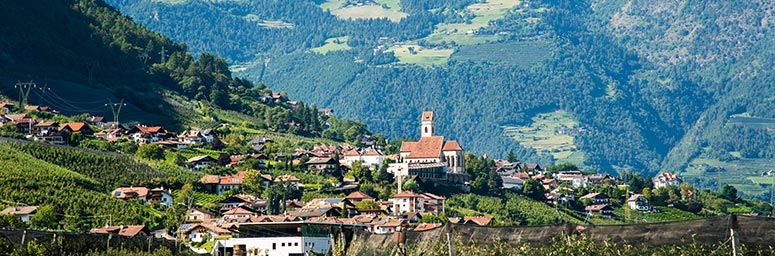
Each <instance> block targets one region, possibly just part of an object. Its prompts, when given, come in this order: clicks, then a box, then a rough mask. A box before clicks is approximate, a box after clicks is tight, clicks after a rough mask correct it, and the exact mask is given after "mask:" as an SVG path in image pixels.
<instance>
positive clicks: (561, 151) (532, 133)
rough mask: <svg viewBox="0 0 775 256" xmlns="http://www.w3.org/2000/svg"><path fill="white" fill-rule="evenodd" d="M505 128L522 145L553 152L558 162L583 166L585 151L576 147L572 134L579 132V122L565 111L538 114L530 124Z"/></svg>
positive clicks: (540, 150)
mask: <svg viewBox="0 0 775 256" xmlns="http://www.w3.org/2000/svg"><path fill="white" fill-rule="evenodd" d="M503 130H504V132H505V134H506V136H508V137H511V138H514V139H515V140H517V141H519V143H520V144H521V145H522V146H525V147H529V148H533V149H535V150H537V151H539V152H544V153H549V154H552V156H554V158H555V159H556V160H557V162H558V163H563V162H568V163H573V164H576V165H578V166H582V164H583V162H584V152H582V151H579V150H578V149H577V148H576V145H575V144H574V142H573V136H572V135H573V134H574V133H577V132H579V123H578V121H576V120H575V119H573V118H572V117H571V116H570V115H569V114H568V113H567V112H565V111H555V112H551V113H543V114H538V115H536V116H534V117H533V118H532V122H531V123H530V125H528V126H504V127H503ZM582 130H583V129H582Z"/></svg>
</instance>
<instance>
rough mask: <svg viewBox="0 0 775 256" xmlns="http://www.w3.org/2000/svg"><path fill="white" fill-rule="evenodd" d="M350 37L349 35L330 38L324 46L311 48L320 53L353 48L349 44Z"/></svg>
mask: <svg viewBox="0 0 775 256" xmlns="http://www.w3.org/2000/svg"><path fill="white" fill-rule="evenodd" d="M348 39H349V37H347V36H342V37H334V38H329V39H326V44H324V45H323V46H320V47H315V48H312V49H310V50H311V51H313V52H316V53H320V54H326V53H328V52H331V51H343V50H350V49H352V47H350V46H349V45H347V40H348Z"/></svg>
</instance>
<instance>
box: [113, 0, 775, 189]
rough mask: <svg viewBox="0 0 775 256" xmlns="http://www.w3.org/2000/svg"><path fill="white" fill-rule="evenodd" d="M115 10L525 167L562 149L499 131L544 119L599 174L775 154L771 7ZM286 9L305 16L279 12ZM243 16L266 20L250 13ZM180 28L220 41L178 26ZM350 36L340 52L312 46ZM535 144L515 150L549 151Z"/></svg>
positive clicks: (134, 6) (278, 77)
mask: <svg viewBox="0 0 775 256" xmlns="http://www.w3.org/2000/svg"><path fill="white" fill-rule="evenodd" d="M109 2H110V3H111V4H113V5H115V6H117V7H118V8H119V9H121V10H122V11H125V12H126V13H128V14H129V15H131V16H133V17H136V18H137V19H138V21H139V22H141V23H143V24H145V25H147V26H149V27H150V28H152V29H154V30H157V31H162V32H164V33H169V34H171V35H172V36H173V37H176V38H181V39H184V40H185V41H186V42H187V43H189V45H191V46H192V48H193V50H194V51H209V50H213V49H214V48H215V47H213V45H211V44H208V43H207V42H209V40H211V38H212V37H213V36H215V37H218V38H223V36H224V35H229V37H228V41H229V42H230V43H234V44H237V45H247V44H259V45H261V46H260V47H252V48H248V47H242V46H240V47H238V49H236V51H237V52H235V53H224V54H226V55H227V57H229V59H231V60H233V61H235V62H236V64H240V65H238V66H239V67H240V69H239V70H240V71H239V72H240V74H245V75H247V76H249V77H250V78H252V79H254V80H256V81H266V82H267V83H269V84H273V85H276V88H278V89H281V90H285V91H288V92H289V93H290V94H291V95H297V96H298V97H300V98H301V99H303V100H305V101H308V102H314V103H316V104H318V105H324V106H327V107H333V108H335V109H336V112H337V114H338V115H341V116H345V117H355V118H360V119H361V120H363V121H364V122H365V123H366V124H368V125H369V126H370V127H372V128H373V129H374V130H377V131H380V132H384V133H385V134H386V135H388V136H392V137H401V136H409V137H414V136H416V132H414V131H416V119H417V118H416V117H417V116H418V115H419V113H420V112H422V111H425V110H433V111H436V112H438V113H439V115H438V116H439V118H440V120H439V122H438V125H439V129H438V130H439V133H440V134H443V135H445V136H448V137H451V138H454V139H457V140H459V141H461V144H462V145H463V146H464V147H466V149H467V150H471V151H474V152H478V153H484V152H486V153H488V154H491V155H495V156H501V155H502V154H503V153H505V152H507V151H508V150H510V149H515V150H518V151H519V153H520V154H519V155H520V157H521V159H522V160H525V161H539V162H542V163H551V162H553V160H555V159H552V157H550V154H552V155H554V156H560V155H563V154H558V153H559V152H554V151H553V150H555V149H551V148H550V149H543V148H541V147H535V146H533V145H527V144H528V143H525V144H520V143H518V142H516V141H514V140H510V139H509V138H507V137H505V135H504V129H508V128H509V127H523V128H524V127H533V126H535V127H538V126H539V125H540V124H536V123H534V121H533V120H534V119H535V118H536V117H540V116H544V115H545V114H547V113H553V112H555V111H564V112H567V113H568V116H569V117H570V118H571V119H573V120H574V123H577V124H578V125H577V126H575V127H567V128H572V129H577V131H580V132H577V133H574V134H573V141H572V143H573V144H572V146H571V147H572V148H575V149H574V150H578V151H579V152H583V159H581V160H579V159H576V160H575V161H578V163H583V164H584V165H585V166H587V167H588V168H596V169H599V170H601V171H605V172H625V171H642V172H646V173H647V174H654V173H656V172H660V171H683V170H686V171H687V173H686V175H687V178H688V179H689V180H691V182H693V183H699V184H702V185H700V186H701V187H703V188H704V187H707V188H718V187H720V186H719V183H732V184H740V185H756V184H758V183H755V182H754V183H752V181H751V179H749V177H750V176H751V175H755V173H756V171H754V170H758V171H759V172H762V171H766V170H763V169H762V167H761V166H765V165H764V164H762V160H761V159H766V158H767V157H769V156H772V152H773V151H772V147H773V146H772V145H770V144H771V143H769V142H768V141H771V138H772V136H773V135H774V134H775V133H774V132H773V131H772V130H771V129H769V128H773V127H775V122H772V121H771V120H770V119H772V118H775V111H773V108H772V107H773V106H772V104H773V102H772V98H773V97H772V95H771V94H772V92H773V91H775V90H773V88H772V83H771V81H772V74H771V73H772V72H771V70H769V68H768V67H769V66H771V65H772V63H775V55H773V51H772V50H771V49H769V48H768V47H767V46H768V45H771V43H772V42H773V40H775V38H773V36H772V33H768V32H769V30H771V25H770V24H772V23H773V17H772V15H771V12H770V11H768V10H772V9H773V6H772V3H770V2H767V1H748V2H745V3H742V2H741V3H738V2H728V1H685V2H680V3H679V2H669V1H657V2H646V1H627V0H591V1H540V0H533V1H522V2H521V4H520V5H507V3H506V2H508V1H506V2H504V1H497V0H490V1H487V2H486V3H474V2H472V1H460V2H456V4H452V5H449V6H442V7H440V6H433V7H431V5H429V4H430V3H433V2H435V1H423V0H418V1H400V2H399V4H398V6H395V5H384V6H382V7H381V8H394V9H395V8H398V9H399V11H402V12H406V13H408V14H409V16H408V17H407V19H406V20H402V21H399V22H391V21H389V20H379V19H372V20H364V19H356V20H347V19H342V18H341V15H340V14H341V11H342V10H348V8H354V7H352V6H349V5H347V4H344V5H343V6H341V7H338V9H337V15H339V16H340V18H336V16H334V15H332V14H329V13H327V12H326V11H325V8H322V7H323V6H330V5H331V3H333V1H332V2H325V3H324V2H323V1H294V2H293V4H291V3H280V2H275V1H254V2H250V3H243V2H220V1H204V0H191V1H185V2H183V3H177V4H168V3H164V2H156V1H140V2H131V1H118V0H116V1H109ZM314 5H320V6H321V8H320V9H314V8H310V7H311V6H314ZM418 6H419V8H418ZM423 6H424V7H423ZM291 7H298V8H296V10H298V11H297V12H289V11H286V10H288V9H289V8H291ZM301 7H303V8H301ZM394 9H393V10H394ZM321 10H323V11H321ZM716 10H718V11H716ZM193 13H199V14H202V15H192V14H193ZM208 13H209V14H208ZM212 13H220V14H222V15H212ZM155 14H159V15H155ZM250 15H254V16H256V17H258V18H257V19H246V18H244V17H247V16H250ZM251 17H253V16H251ZM255 20H259V21H282V22H286V23H289V24H293V29H289V28H277V27H267V26H265V25H260V24H266V23H265V22H264V23H261V22H259V23H258V24H256V22H255ZM418 21H425V23H420V22H418ZM183 22H191V23H196V24H200V25H202V26H208V27H215V28H218V29H220V32H213V33H211V34H210V35H206V34H202V33H200V32H196V31H192V30H186V29H177V28H180V27H181V26H183V25H184V24H181V23H183ZM311 24H314V25H311ZM428 25H430V26H431V27H432V28H431V29H430V30H428V29H427V26H428ZM311 28H314V30H311ZM394 28H400V29H403V30H399V31H403V32H401V33H399V32H397V30H396V29H394ZM246 30H248V31H246ZM241 31H245V32H241ZM294 31H306V32H307V33H309V34H306V35H304V36H302V35H299V34H295V33H296V32H294ZM266 35H272V37H268V36H266ZM325 39H330V40H329V42H328V43H327V42H326V40H325ZM345 39H346V41H347V43H346V44H347V46H348V47H349V48H347V47H345V48H343V50H338V51H331V52H326V53H325V54H318V53H316V52H314V51H311V50H310V49H313V48H315V47H319V46H322V45H327V44H330V42H333V41H337V40H345ZM280 47H281V48H282V49H279V48H280ZM270 48H271V49H270ZM230 49H231V48H230ZM444 54H447V55H444ZM504 55H505V56H507V57H504ZM246 56H255V57H252V58H250V57H246ZM413 63H417V64H420V65H415V64H413ZM741 118H742V119H741ZM746 118H748V119H746ZM522 130H524V129H522ZM548 132H549V133H551V132H557V131H548ZM530 136H531V135H530V134H526V135H523V138H522V141H524V140H530V139H532V140H534V141H536V140H541V138H538V137H535V136H534V137H532V138H531V137H530ZM570 152H573V151H570ZM565 155H567V154H565ZM711 160H713V161H717V160H720V161H721V162H726V163H732V165H737V164H743V165H747V166H749V167H750V168H748V169H746V170H745V175H738V176H735V177H736V178H735V180H721V181H719V180H715V181H711V180H708V179H705V180H699V179H695V178H693V177H702V176H703V174H704V173H705V170H704V169H703V170H700V171H698V170H696V168H695V167H696V166H698V165H702V164H705V163H707V162H709V161H711ZM560 161H565V160H563V159H561V160H560ZM734 161H738V162H734ZM745 162H756V163H757V164H755V165H750V164H747V163H745ZM703 166H704V165H703ZM712 167H713V166H711V168H710V169H712ZM715 167H720V166H715ZM703 168H705V167H703ZM706 169H708V168H706ZM710 169H709V170H710ZM730 171H732V170H730ZM698 172H699V173H698ZM754 180H755V179H754ZM756 186H758V185H756ZM743 192H746V191H743ZM748 192H750V191H748ZM759 192H761V191H759ZM760 196H765V195H764V194H761V195H760Z"/></svg>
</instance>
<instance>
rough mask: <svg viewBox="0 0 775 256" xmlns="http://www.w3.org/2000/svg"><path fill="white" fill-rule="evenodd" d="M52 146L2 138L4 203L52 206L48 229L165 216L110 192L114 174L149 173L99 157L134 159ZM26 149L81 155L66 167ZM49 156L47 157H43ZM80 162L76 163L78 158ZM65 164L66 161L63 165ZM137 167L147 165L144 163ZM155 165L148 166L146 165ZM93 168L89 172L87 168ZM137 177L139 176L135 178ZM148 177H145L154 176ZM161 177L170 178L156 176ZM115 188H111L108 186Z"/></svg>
mask: <svg viewBox="0 0 775 256" xmlns="http://www.w3.org/2000/svg"><path fill="white" fill-rule="evenodd" d="M48 147H49V146H43V145H25V144H17V143H14V142H7V141H5V140H3V141H0V160H1V161H2V162H3V164H2V165H0V177H2V178H0V181H1V182H2V184H3V186H2V193H0V205H2V206H18V204H19V203H23V204H27V205H48V206H52V207H53V211H54V212H53V213H51V214H54V215H53V219H52V220H51V221H50V222H49V223H51V224H49V225H47V226H46V227H45V228H51V229H60V230H62V229H63V230H71V231H88V230H89V229H90V228H92V227H99V226H103V225H105V224H107V223H109V222H110V221H112V222H113V224H116V225H130V224H137V223H144V224H147V225H150V226H155V225H156V224H155V223H157V222H158V220H159V219H161V216H159V215H156V214H154V213H153V211H149V209H148V207H145V206H142V205H140V204H133V203H128V202H124V201H121V200H113V199H111V197H110V196H109V195H108V192H109V191H110V190H112V186H113V184H112V183H109V182H111V181H113V179H114V178H119V177H121V178H124V179H126V178H129V179H133V181H134V182H139V180H140V178H138V175H143V176H145V175H147V173H145V172H146V171H145V170H143V168H139V169H138V168H128V169H121V170H120V171H119V170H115V169H110V168H102V166H100V163H101V161H99V159H106V158H109V159H110V160H111V161H115V162H116V165H122V164H127V163H132V162H133V161H134V160H131V161H127V160H124V159H121V158H120V157H107V156H99V155H95V154H93V153H86V152H79V151H75V150H64V149H60V150H58V151H57V150H50V149H48ZM18 148H25V149H34V150H36V151H37V152H42V154H40V153H39V154H38V155H41V158H44V159H45V158H51V157H53V156H56V157H61V158H62V159H81V161H78V163H79V165H81V168H80V170H79V171H73V170H71V169H67V168H64V167H62V166H60V165H57V164H55V163H51V162H48V161H46V160H43V159H41V158H38V157H34V156H32V155H30V154H28V153H25V152H24V150H23V149H22V150H20V149H18ZM45 154H49V155H48V156H44V155H45ZM73 163H75V162H73ZM60 164H61V163H60ZM138 167H142V166H139V165H138ZM147 168H148V169H150V168H149V167H147ZM87 169H88V170H87ZM130 177H134V178H130ZM150 177H151V176H145V178H143V179H149V178H150ZM156 177H167V176H166V175H162V174H157V176H156ZM107 187H111V188H110V189H106V188H107Z"/></svg>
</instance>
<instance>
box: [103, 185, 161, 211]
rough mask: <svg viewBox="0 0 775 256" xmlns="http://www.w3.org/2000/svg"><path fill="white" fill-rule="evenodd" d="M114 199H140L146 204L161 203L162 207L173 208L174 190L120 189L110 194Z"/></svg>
mask: <svg viewBox="0 0 775 256" xmlns="http://www.w3.org/2000/svg"><path fill="white" fill-rule="evenodd" d="M110 195H111V196H113V197H114V198H118V199H122V200H130V199H138V200H141V201H143V202H145V203H159V204H160V205H162V206H164V207H167V208H170V207H172V204H173V201H172V190H164V188H163V187H161V188H154V189H148V188H146V187H119V188H116V189H114V190H113V192H111V193H110Z"/></svg>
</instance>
